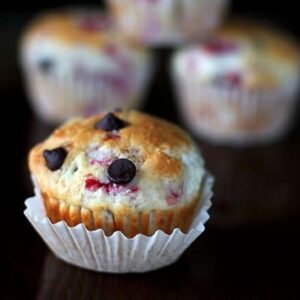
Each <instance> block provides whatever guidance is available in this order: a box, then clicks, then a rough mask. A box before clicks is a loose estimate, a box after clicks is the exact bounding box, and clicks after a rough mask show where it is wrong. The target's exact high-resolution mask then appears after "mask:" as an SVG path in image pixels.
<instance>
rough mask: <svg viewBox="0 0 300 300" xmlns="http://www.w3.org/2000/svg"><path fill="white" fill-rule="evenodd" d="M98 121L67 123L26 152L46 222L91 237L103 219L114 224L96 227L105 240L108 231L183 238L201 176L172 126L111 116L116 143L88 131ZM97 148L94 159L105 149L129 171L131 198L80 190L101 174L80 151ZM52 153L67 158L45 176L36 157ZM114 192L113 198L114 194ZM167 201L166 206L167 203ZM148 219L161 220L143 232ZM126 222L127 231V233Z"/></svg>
mask: <svg viewBox="0 0 300 300" xmlns="http://www.w3.org/2000/svg"><path fill="white" fill-rule="evenodd" d="M104 115H105V113H102V114H99V115H97V116H94V117H91V118H88V119H75V120H72V121H70V122H68V123H66V124H65V125H63V126H61V127H60V128H58V129H57V130H55V131H54V133H53V134H52V135H51V136H50V137H49V138H48V139H47V140H45V141H44V142H43V143H40V144H38V145H37V146H35V147H34V148H33V149H32V150H31V152H30V154H29V168H30V171H31V173H32V174H33V176H34V178H35V179H36V182H37V185H38V187H39V189H40V190H41V193H42V195H43V198H44V201H45V206H46V211H47V214H48V216H49V218H50V219H51V221H53V222H56V221H59V220H65V221H66V222H67V223H68V224H69V225H70V226H73V225H76V224H78V223H80V222H83V223H84V224H85V225H86V226H87V228H88V229H95V228H99V227H100V228H103V227H102V225H101V224H102V223H103V220H102V219H103V218H104V216H105V217H106V219H113V220H114V222H113V223H114V224H110V225H105V226H104V227H105V228H103V229H104V230H105V231H107V233H110V232H112V231H114V229H115V230H121V231H122V232H124V234H126V235H130V236H131V235H132V233H131V232H133V233H134V234H136V232H139V233H145V234H146V233H148V234H151V233H152V232H153V231H155V230H156V229H158V228H160V229H162V230H164V231H166V232H170V230H172V229H173V228H174V227H179V228H180V229H181V230H182V231H185V230H186V229H187V228H188V226H189V224H190V222H191V219H192V216H193V211H194V208H195V206H196V204H197V203H199V199H200V188H201V184H202V182H203V178H204V175H205V170H204V167H203V161H202V158H201V156H200V154H199V153H198V150H197V147H196V146H195V145H194V143H193V142H192V140H191V138H190V137H189V136H188V135H187V134H186V133H185V132H184V131H182V130H181V129H180V128H178V127H177V126H175V125H173V124H171V123H168V122H166V121H163V120H161V119H158V118H155V117H152V116H149V115H147V114H144V113H140V112H138V111H135V110H130V111H123V112H117V113H115V116H117V117H118V118H120V119H122V120H124V121H125V122H126V123H127V126H126V127H125V128H122V129H120V130H119V131H118V133H115V134H117V138H108V137H109V136H110V134H112V133H108V132H105V131H103V130H100V129H95V124H96V123H97V121H98V120H100V119H102V117H103V116H104ZM95 145H96V146H95ZM99 145H100V147H101V148H100V150H99V151H100V152H101V151H104V150H103V149H104V148H105V149H106V150H107V149H109V150H110V151H113V152H114V153H117V156H119V157H128V158H130V159H132V160H133V161H134V162H135V163H136V165H137V168H138V170H137V174H136V178H135V179H134V186H135V187H137V190H138V193H137V194H134V195H132V194H130V193H129V194H128V193H125V194H122V195H121V196H120V198H118V195H116V194H114V193H111V194H105V193H104V192H102V191H101V192H100V191H99V192H97V193H93V192H90V191H87V190H86V187H85V178H86V176H87V175H92V176H94V177H95V178H102V177H101V175H99V173H98V172H99V170H100V169H101V172H102V171H103V170H104V171H103V172H104V174H105V170H106V168H107V166H104V167H103V166H101V165H95V164H93V163H91V161H90V160H89V158H88V155H89V154H88V153H89V152H88V149H90V148H91V147H92V148H93V147H98V146H99ZM58 147H63V148H64V149H65V150H66V151H67V153H68V154H67V157H66V159H65V161H64V163H63V165H62V167H61V168H60V169H59V170H56V171H51V170H49V169H48V168H47V166H46V163H45V159H44V157H43V152H44V150H52V149H55V148H58ZM103 147H104V148H103ZM97 149H98V148H97ZM106 150H105V151H106ZM97 151H98V150H97ZM105 151H104V152H105ZM105 153H106V152H105ZM186 160H187V161H186ZM101 174H102V173H101ZM191 174H192V176H191ZM105 176H106V175H105ZM116 191H117V192H116V193H118V190H117V188H116ZM170 193H171V197H173V198H171V200H170V201H171V203H170V202H168V197H170ZM177 198H178V199H177ZM153 212H155V216H156V218H158V219H157V220H160V219H161V218H163V219H161V221H157V224H156V225H151V226H150V227H149V228H148V227H147V226H149V224H148V223H149V221H147V220H148V219H149V218H151V215H153ZM173 214H175V215H176V218H177V219H176V218H175V217H174V216H173ZM174 218H175V219H174ZM124 220H125V221H124ZM133 220H139V221H137V222H139V223H143V222H144V225H143V226H142V225H141V224H139V225H132V222H134V221H133ZM168 220H173V221H168ZM129 221H130V224H131V225H130V229H127V227H126V226H127V225H126V224H127V223H128V222H129ZM124 222H125V225H124ZM165 223H166V224H165ZM171 223H172V224H171ZM173 223H174V224H173ZM147 224H148V225H147ZM134 226H137V229H136V230H137V231H135V230H134V229H133V227H134ZM106 227H107V229H106ZM128 230H129V231H128Z"/></svg>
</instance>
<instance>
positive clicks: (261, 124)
mask: <svg viewBox="0 0 300 300" xmlns="http://www.w3.org/2000/svg"><path fill="white" fill-rule="evenodd" d="M174 81H175V83H176V86H177V87H178V97H177V98H178V102H179V107H180V109H181V111H180V113H182V117H183V119H184V121H185V123H186V124H187V125H188V127H189V128H190V129H191V130H192V131H193V132H194V134H195V135H196V136H199V137H201V138H203V139H205V140H207V141H208V142H210V143H213V144H222V145H224V144H225V145H234V146H247V145H252V144H261V143H267V142H273V141H276V140H278V139H280V138H282V137H283V136H284V135H285V134H286V133H287V132H288V131H289V129H290V128H291V127H292V125H293V121H294V119H295V112H296V105H297V101H296V100H297V94H298V90H299V89H298V85H297V82H295V83H291V85H290V86H289V87H287V88H286V89H283V88H282V89H280V88H277V89H274V90H267V89H266V90H262V91H252V92H250V91H245V90H242V89H241V90H236V89H229V88H228V89H227V88H218V87H209V86H203V85H200V84H198V83H196V82H191V81H188V80H186V79H184V78H181V77H180V76H175V80H174Z"/></svg>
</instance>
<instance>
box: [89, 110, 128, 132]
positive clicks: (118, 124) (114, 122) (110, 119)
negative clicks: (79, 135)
mask: <svg viewBox="0 0 300 300" xmlns="http://www.w3.org/2000/svg"><path fill="white" fill-rule="evenodd" d="M125 126H126V123H125V122H124V121H123V120H121V119H119V118H117V117H116V116H115V115H114V114H112V113H108V114H107V115H105V116H104V117H103V118H102V119H101V120H99V121H98V122H97V123H96V124H95V128H96V129H102V130H105V131H113V130H119V129H122V128H124V127H125Z"/></svg>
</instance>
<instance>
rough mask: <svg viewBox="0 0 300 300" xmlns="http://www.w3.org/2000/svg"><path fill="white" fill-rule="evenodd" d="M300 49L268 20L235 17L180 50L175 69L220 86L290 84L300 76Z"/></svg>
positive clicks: (266, 87) (256, 86)
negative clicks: (262, 21)
mask: <svg viewBox="0 0 300 300" xmlns="http://www.w3.org/2000/svg"><path fill="white" fill-rule="evenodd" d="M299 53H300V52H299V47H298V45H297V43H296V42H295V41H293V40H292V39H291V38H290V37H288V36H287V35H286V34H284V33H281V32H279V31H278V30H274V29H272V28H270V27H269V26H266V25H265V24H258V23H255V22H250V21H245V20H244V21H243V20H234V21H232V22H230V23H228V24H227V25H225V26H224V27H223V28H221V29H219V30H218V31H217V32H216V33H215V34H214V35H213V36H212V37H211V38H209V39H208V40H205V41H203V42H202V43H201V44H200V45H197V46H196V47H195V46H193V47H190V48H188V49H184V50H182V51H179V53H178V54H177V56H176V58H175V69H176V71H177V72H178V73H179V74H186V72H189V76H193V79H195V80H198V81H199V83H201V84H211V85H213V86H219V87H224V86H225V87H229V88H232V87H234V88H243V89H247V90H257V89H269V88H276V87H280V88H281V87H285V86H287V87H289V86H290V85H291V84H295V81H297V80H298V77H299V62H300V56H299Z"/></svg>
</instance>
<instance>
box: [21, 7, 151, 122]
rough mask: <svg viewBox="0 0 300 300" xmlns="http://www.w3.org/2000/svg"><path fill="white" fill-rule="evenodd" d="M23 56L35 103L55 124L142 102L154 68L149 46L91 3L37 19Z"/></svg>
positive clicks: (23, 45)
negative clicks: (125, 33)
mask: <svg viewBox="0 0 300 300" xmlns="http://www.w3.org/2000/svg"><path fill="white" fill-rule="evenodd" d="M20 56H21V57H20V58H21V65H22V69H23V71H24V79H25V82H26V87H27V90H28V95H29V98H30V100H31V104H32V107H33V109H34V110H35V112H36V114H37V116H38V117H39V118H41V119H42V120H43V121H46V122H48V123H53V124H59V123H62V122H63V121H65V120H68V119H69V118H71V117H78V116H85V117H87V116H90V115H92V114H95V113H98V112H101V111H104V110H114V109H115V108H117V107H122V108H138V107H141V106H142V104H143V100H144V93H145V92H146V89H147V86H148V83H149V81H150V77H151V74H152V67H153V61H152V55H151V54H150V53H149V51H147V50H146V49H145V48H144V47H141V46H140V45H137V44H136V43H132V42H129V41H127V40H126V39H124V37H123V36H122V35H120V34H119V32H118V30H116V28H115V26H114V23H113V22H112V21H111V19H110V17H109V16H107V15H106V14H104V13H102V12H101V11H100V12H99V10H97V9H86V8H81V9H65V10H57V11H53V12H48V13H44V14H42V15H40V16H38V17H37V18H35V19H34V20H33V21H32V22H31V23H30V24H29V26H28V27H27V28H26V30H25V31H24V34H23V35H22V40H21V43H20Z"/></svg>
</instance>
